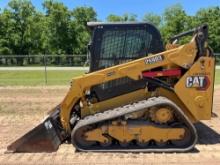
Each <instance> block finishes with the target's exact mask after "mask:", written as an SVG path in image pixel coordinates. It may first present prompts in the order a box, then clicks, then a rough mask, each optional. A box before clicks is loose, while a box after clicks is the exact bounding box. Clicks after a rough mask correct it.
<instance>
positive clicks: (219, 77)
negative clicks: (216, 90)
mask: <svg viewBox="0 0 220 165" xmlns="http://www.w3.org/2000/svg"><path fill="white" fill-rule="evenodd" d="M215 84H220V69H216V70H215Z"/></svg>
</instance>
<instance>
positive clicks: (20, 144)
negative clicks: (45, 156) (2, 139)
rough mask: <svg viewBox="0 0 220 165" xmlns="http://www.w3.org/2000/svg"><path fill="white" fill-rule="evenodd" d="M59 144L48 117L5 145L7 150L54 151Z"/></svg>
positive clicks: (54, 129)
mask: <svg viewBox="0 0 220 165" xmlns="http://www.w3.org/2000/svg"><path fill="white" fill-rule="evenodd" d="M60 144H61V139H60V137H59V135H58V134H57V130H56V128H55V125H54V124H53V119H51V118H50V117H48V118H47V119H46V120H44V122H42V123H41V124H39V125H38V126H37V127H35V128H34V129H32V130H31V131H29V132H28V133H26V134H25V135H23V136H22V137H21V138H19V139H17V140H16V141H15V142H13V143H12V144H10V145H9V146H8V147H7V150H8V152H55V151H57V149H58V148H59V145H60Z"/></svg>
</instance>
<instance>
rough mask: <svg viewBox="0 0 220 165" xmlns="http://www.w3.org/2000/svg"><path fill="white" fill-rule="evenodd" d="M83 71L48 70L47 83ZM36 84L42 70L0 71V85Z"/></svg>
mask: <svg viewBox="0 0 220 165" xmlns="http://www.w3.org/2000/svg"><path fill="white" fill-rule="evenodd" d="M83 73H85V71H79V70H63V71H48V72H47V78H48V81H47V85H69V83H70V81H71V79H72V78H73V77H76V76H79V75H82V74H83ZM215 84H220V69H217V70H216V73H215ZM11 85H22V86H36V85H45V75H44V71H0V86H11Z"/></svg>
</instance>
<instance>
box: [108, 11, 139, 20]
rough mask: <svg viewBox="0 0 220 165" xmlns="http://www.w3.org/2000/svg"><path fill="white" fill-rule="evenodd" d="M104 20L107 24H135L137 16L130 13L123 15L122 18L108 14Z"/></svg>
mask: <svg viewBox="0 0 220 165" xmlns="http://www.w3.org/2000/svg"><path fill="white" fill-rule="evenodd" d="M106 20H107V21H108V22H136V21H137V15H136V14H132V13H125V14H123V15H122V16H119V15H115V14H110V15H109V16H108V17H107V18H106Z"/></svg>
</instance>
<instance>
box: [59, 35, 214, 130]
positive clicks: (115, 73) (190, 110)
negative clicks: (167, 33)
mask: <svg viewBox="0 0 220 165" xmlns="http://www.w3.org/2000/svg"><path fill="white" fill-rule="evenodd" d="M196 53H197V47H196V43H195V39H193V40H192V41H191V42H190V43H188V44H185V45H182V46H179V47H177V48H174V49H170V50H167V51H164V52H161V53H159V54H156V55H151V56H148V57H143V58H140V59H137V60H134V61H131V62H128V63H124V64H120V65H116V66H113V67H110V68H106V69H103V70H100V71H97V72H92V73H89V74H85V75H83V76H80V77H77V78H74V79H73V80H72V86H71V87H70V89H69V92H68V93H67V95H66V97H65V98H64V100H63V101H62V102H61V112H60V118H61V123H62V126H63V128H64V129H65V130H66V131H68V132H70V131H71V129H70V125H69V120H70V114H71V111H72V108H73V106H74V105H75V104H76V103H77V102H78V101H82V102H83V103H84V104H85V101H86V100H85V93H86V91H87V90H90V88H91V87H92V86H94V85H98V84H102V83H105V82H107V81H111V80H116V79H118V78H123V77H129V78H131V79H133V80H138V79H141V78H142V72H143V71H146V70H151V69H154V68H157V67H164V68H167V67H170V66H176V67H180V68H185V69H189V68H190V66H191V65H192V67H191V68H190V69H189V70H188V71H187V72H186V74H185V75H183V76H182V77H181V79H180V80H179V82H178V83H177V84H176V85H175V92H176V94H177V96H178V99H179V100H180V102H181V104H182V103H183V104H184V106H185V107H187V109H185V110H183V111H184V112H186V114H187V115H189V117H190V119H192V120H193V119H196V120H199V119H210V116H211V105H212V102H211V100H212V91H213V84H210V86H209V88H208V90H207V91H198V90H196V89H195V88H186V87H185V85H184V84H185V81H186V77H187V76H190V75H193V74H198V73H202V74H207V76H208V77H209V79H210V82H211V83H212V82H213V74H214V71H213V68H214V59H213V58H211V57H203V58H202V59H203V60H204V61H205V62H204V66H203V67H204V68H203V69H202V67H201V62H200V59H199V60H198V61H197V62H196V63H195V64H194V60H195V56H196ZM157 56H163V60H162V61H157V62H154V63H151V64H149V63H147V64H146V61H147V60H149V59H150V58H154V57H157ZM209 63H210V64H209ZM109 73H111V74H109ZM109 75H111V76H109ZM198 96H201V97H202V98H201V97H200V98H199V99H198V98H196V97H198ZM175 99H176V98H175ZM175 99H174V100H175ZM204 99H205V100H207V102H205V104H204V105H202V103H201V101H200V100H204ZM120 101H121V100H119V102H118V103H116V102H115V103H114V102H112V104H113V105H114V104H120ZM110 102H111V101H107V103H110ZM103 103H104V102H103ZM96 105H98V103H97V104H96ZM198 105H199V106H198ZM100 106H101V103H100ZM108 106H109V104H108V105H107V106H106V107H108ZM102 107H104V108H103V109H105V108H106V107H105V106H103V105H102ZM201 107H202V108H201ZM85 111H87V112H85V114H88V109H87V110H85ZM89 111H90V113H91V112H92V110H91V109H90V110H89ZM94 111H95V112H98V111H99V109H98V108H96V109H94ZM82 114H83V113H82Z"/></svg>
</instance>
